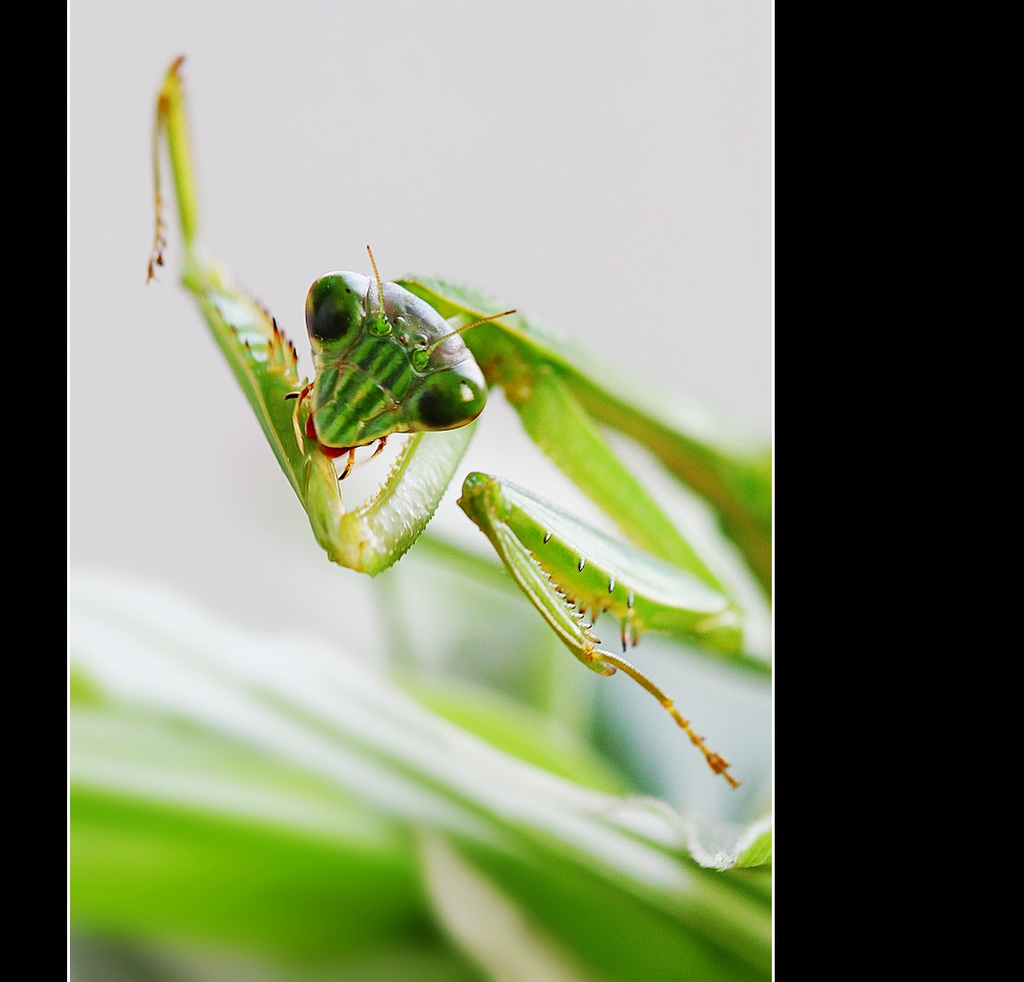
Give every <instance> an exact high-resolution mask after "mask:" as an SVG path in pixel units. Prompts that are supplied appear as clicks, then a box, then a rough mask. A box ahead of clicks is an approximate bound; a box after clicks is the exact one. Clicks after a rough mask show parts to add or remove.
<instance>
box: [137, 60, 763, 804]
mask: <svg viewBox="0 0 1024 982" xmlns="http://www.w3.org/2000/svg"><path fill="white" fill-rule="evenodd" d="M182 61H183V59H181V58H179V59H177V60H176V61H175V62H174V63H173V64H172V65H171V66H170V68H169V69H168V71H167V73H166V76H165V78H164V82H163V85H162V87H161V89H160V92H159V96H158V98H157V106H156V119H155V126H154V133H153V171H154V184H155V202H156V234H155V241H154V246H153V253H152V256H151V258H150V263H149V271H148V277H149V279H152V278H153V276H154V273H155V269H156V267H157V266H161V265H163V262H164V259H163V252H164V248H165V247H166V244H167V243H166V225H165V221H164V201H163V198H162V195H161V170H162V163H161V148H162V146H163V145H164V144H166V147H167V152H168V156H169V159H170V166H171V173H172V177H173V184H174V189H175V196H176V199H177V206H178V218H179V223H180V229H181V236H182V240H183V245H184V268H183V273H182V282H183V284H184V285H185V287H186V288H187V289H188V290H189V291H191V293H192V294H193V295H194V297H195V299H196V301H197V302H198V304H199V306H200V309H201V310H202V313H203V316H204V318H205V320H206V323H207V325H208V326H209V328H210V330H211V332H212V334H213V336H214V339H215V340H216V342H217V344H218V346H219V347H220V349H221V351H222V353H223V354H224V357H225V358H226V359H227V361H228V363H229V365H230V366H231V369H232V371H233V373H234V375H235V378H236V379H237V381H238V383H239V385H240V386H241V387H242V390H243V392H244V393H245V395H246V397H247V398H248V400H249V403H250V405H251V406H252V408H253V410H254V411H255V413H256V417H257V419H258V420H259V423H260V425H261V427H262V429H263V432H264V434H265V435H266V438H267V440H268V442H269V443H270V446H271V448H272V449H273V451H274V454H275V456H276V457H277V460H278V463H279V464H280V466H281V469H282V470H283V471H284V474H285V476H286V477H287V478H288V480H289V482H290V483H291V486H292V489H293V490H294V491H295V494H296V495H297V497H298V498H299V501H300V502H301V503H302V505H303V507H304V508H305V510H306V513H307V515H308V517H309V521H310V525H311V527H312V530H313V534H314V536H315V537H316V540H317V542H318V543H319V544H320V545H321V546H322V547H323V548H324V550H325V551H326V552H327V554H328V556H329V558H330V559H331V560H333V561H334V562H336V563H339V564H341V565H343V566H346V567H349V568H351V569H354V570H357V571H360V572H364V573H368V574H369V575H371V576H373V575H376V574H377V573H379V572H381V571H383V570H385V569H387V568H388V567H390V566H391V565H392V564H394V563H395V562H397V561H398V560H399V559H400V558H401V557H402V556H403V555H404V554H405V553H406V552H407V551H408V549H409V548H410V547H411V546H412V545H413V544H414V543H415V541H416V539H417V538H418V537H419V536H420V534H421V533H422V532H423V530H424V529H425V527H426V525H427V523H428V522H429V521H430V519H431V517H432V516H433V514H434V511H435V509H436V508H437V505H438V503H439V502H440V499H441V497H442V495H443V494H444V492H445V490H446V488H447V487H448V485H449V484H450V482H451V481H452V480H453V479H454V477H455V474H456V471H457V469H458V466H459V463H460V460H461V459H462V456H463V453H464V452H465V450H466V448H467V446H468V444H469V441H470V439H471V436H472V433H473V429H474V421H475V419H476V418H477V417H478V416H479V415H480V413H481V412H483V411H485V404H486V400H487V391H488V389H489V388H492V387H494V386H500V387H501V388H502V390H503V391H504V394H505V397H506V399H507V400H508V402H509V403H510V404H511V405H512V406H513V407H514V408H515V410H516V412H517V413H518V414H519V417H520V419H521V421H522V423H523V426H524V428H525V430H526V432H527V433H528V434H529V435H530V437H531V438H532V439H533V440H534V441H535V442H536V443H537V444H538V446H539V447H540V448H541V449H542V450H543V451H544V452H545V453H546V454H547V455H548V456H549V457H550V458H551V459H552V460H553V461H554V463H555V464H556V465H557V466H558V467H560V468H561V469H562V470H563V471H564V472H565V473H566V474H567V475H568V476H569V477H570V478H571V479H572V480H573V481H574V482H575V483H576V484H577V485H578V486H579V487H580V488H581V489H582V490H583V492H584V493H585V494H587V495H588V496H589V497H590V498H591V499H592V500H593V501H594V502H595V503H596V504H597V505H598V506H599V507H600V508H601V509H602V510H603V511H604V512H605V513H606V514H607V515H608V516H610V517H611V519H612V520H613V521H614V522H615V523H616V525H617V526H618V528H619V529H620V531H621V532H622V534H623V536H624V537H625V538H626V539H628V540H629V542H630V543H631V544H630V545H627V544H625V543H623V542H621V541H618V540H616V539H613V538H611V537H609V536H607V535H605V534H603V533H601V532H599V531H597V530H596V529H593V528H591V527H589V526H587V525H586V524H584V523H583V522H581V521H579V520H578V519H576V518H574V517H573V516H572V515H569V514H567V513H566V512H565V511H563V510H562V509H560V508H558V507H557V506H555V505H553V504H550V503H548V502H545V501H543V500H542V499H540V498H538V497H537V496H535V495H533V494H532V493H531V492H529V491H528V490H525V489H523V488H520V487H517V486H516V485H514V484H512V483H511V482H508V481H505V480H502V479H500V478H497V477H494V476H491V475H486V474H481V473H471V474H469V475H468V476H467V477H466V478H465V480H464V483H463V486H462V496H461V498H460V499H459V502H458V504H459V505H460V507H461V508H462V510H463V511H464V512H465V513H466V515H467V516H468V517H469V518H470V519H471V520H472V521H473V522H474V523H475V524H476V525H477V526H478V527H479V528H480V530H481V531H482V532H483V533H484V534H485V535H486V536H487V538H488V539H489V540H490V542H491V544H492V545H493V547H494V549H495V551H496V552H497V554H498V556H499V557H500V559H501V561H502V562H503V563H504V565H505V567H506V568H507V570H508V572H509V573H510V574H511V575H512V577H513V578H514V580H515V582H516V583H517V584H518V586H519V587H520V588H521V589H522V591H523V593H524V594H525V595H526V597H527V598H528V599H529V600H530V602H531V603H532V604H533V606H534V607H535V608H536V609H537V611H538V612H539V613H540V614H541V616H542V617H543V618H544V619H545V621H547V623H548V624H549V625H550V627H551V628H552V630H553V631H554V632H555V633H556V635H557V636H558V637H559V638H560V640H561V641H562V642H564V644H565V645H566V646H567V647H568V648H569V650H570V651H571V652H572V653H573V654H574V655H575V656H576V657H577V658H578V659H579V660H580V661H581V662H583V663H584V664H585V665H586V666H587V667H588V668H590V669H591V670H593V671H595V672H597V673H598V674H601V675H611V674H614V673H615V672H616V671H622V672H624V673H625V674H627V675H629V676H630V677H631V678H633V679H634V680H636V681H637V682H638V683H639V684H640V685H642V686H643V687H644V688H645V689H647V691H649V692H650V693H651V694H652V695H653V696H654V697H655V698H656V699H657V700H658V701H659V702H660V703H661V704H662V706H664V707H665V709H666V710H667V711H668V712H669V713H670V714H671V715H672V717H673V718H674V720H675V721H676V723H677V724H678V725H679V726H680V727H681V728H682V729H683V730H684V731H685V733H686V734H687V736H688V737H689V738H690V740H691V741H692V743H693V744H695V745H696V746H697V747H698V748H699V749H700V751H701V752H702V753H703V754H704V757H705V759H706V760H707V763H708V764H709V766H710V767H711V769H712V770H713V771H714V772H715V773H717V774H721V775H722V776H723V777H724V778H725V780H726V781H728V782H729V784H730V785H732V786H733V787H736V786H737V785H738V783H739V782H738V781H737V780H736V779H735V778H734V777H733V776H732V775H731V774H730V773H729V764H728V762H727V761H726V760H725V759H724V758H722V757H721V756H720V755H718V754H716V753H715V752H714V751H712V750H711V749H710V748H709V747H708V745H707V744H706V743H705V741H704V738H703V737H701V736H699V735H698V734H697V733H696V732H695V731H694V729H693V728H692V726H691V725H690V722H689V721H688V720H687V719H686V718H685V717H684V716H683V715H681V714H680V713H679V711H678V710H677V709H676V708H675V705H674V703H673V701H672V699H670V698H669V697H668V695H666V694H665V693H664V692H663V691H662V690H661V689H660V688H659V687H658V686H657V685H655V684H654V682H652V681H651V680H650V679H648V678H647V677H646V676H645V675H644V674H643V673H641V672H640V671H639V670H638V669H637V668H636V667H634V666H633V665H632V664H630V663H629V662H628V661H626V660H625V659H624V658H623V657H621V656H619V655H618V654H615V653H613V652H611V651H608V650H606V649H605V648H602V647H599V645H600V643H601V642H600V640H599V639H598V637H597V636H596V635H595V634H594V633H593V632H592V628H593V626H594V624H593V622H594V620H596V617H597V615H598V614H600V613H604V612H609V613H611V614H612V616H613V617H615V618H616V619H617V620H618V621H619V624H620V641H621V646H622V650H623V652H624V653H625V651H626V649H627V648H628V647H629V645H630V644H633V645H635V644H636V643H637V641H638V640H639V638H640V636H641V635H642V634H643V632H644V631H646V630H653V631H665V632H670V633H672V634H674V635H677V636H680V637H682V638H685V639H687V640H688V641H689V642H691V643H693V644H695V645H697V646H698V647H700V648H703V649H705V650H707V651H709V652H712V653H714V654H716V655H718V656H721V657H723V658H727V659H728V658H732V659H739V660H742V659H743V658H744V654H745V634H744V614H743V611H742V610H741V609H740V607H739V605H738V603H737V601H736V599H735V598H734V597H733V596H732V595H731V594H730V592H729V590H728V589H727V588H726V586H725V585H724V584H723V583H722V582H721V580H720V579H719V577H718V576H716V575H715V573H714V572H713V570H712V569H711V567H710V566H709V565H708V564H707V563H706V562H705V561H704V560H703V559H702V558H701V557H700V556H699V555H698V553H697V552H696V551H695V550H694V549H693V548H692V547H691V545H690V544H689V543H688V542H687V541H686V539H685V538H684V537H683V536H682V534H681V533H680V531H679V530H678V528H677V527H676V526H675V525H674V524H673V522H672V521H670V520H669V518H668V517H667V516H666V515H665V513H664V512H663V510H662V509H661V507H660V506H659V505H658V504H657V503H656V502H655V500H654V499H653V498H652V496H651V495H650V494H649V493H648V492H647V490H646V489H645V488H644V486H643V485H642V484H641V482H640V481H639V480H638V479H637V477H636V476H635V475H634V474H633V473H632V471H631V470H630V468H629V467H628V466H626V464H624V463H623V462H622V460H621V459H620V458H619V457H618V456H617V454H616V453H615V452H614V451H613V450H612V448H611V446H610V445H609V443H608V441H607V440H606V439H605V437H604V436H603V434H602V432H601V429H600V427H601V426H602V425H603V426H606V427H610V428H612V429H614V430H617V431H619V432H621V433H623V434H624V435H626V436H627V437H630V438H632V439H634V440H636V441H638V442H639V443H641V444H643V445H644V446H646V447H647V448H648V449H649V450H650V451H652V452H653V454H654V455H656V456H657V457H658V458H659V459H660V460H661V461H662V463H663V464H664V465H665V466H666V467H667V468H668V470H669V471H671V472H672V473H673V474H674V475H676V476H677V477H678V478H679V479H680V480H681V481H682V482H683V483H684V484H685V485H686V486H688V487H689V488H690V489H691V490H692V491H695V492H696V493H697V494H698V495H699V496H701V497H702V498H703V499H704V501H705V502H706V503H707V504H708V505H709V506H710V507H711V509H713V511H714V513H715V515H716V517H717V519H718V522H719V525H720V527H721V529H722V531H723V532H724V533H725V535H726V536H727V537H728V538H729V539H731V541H732V542H733V543H734V544H735V546H736V547H737V548H738V549H739V550H740V552H741V553H742V555H743V556H744V558H745V560H746V562H747V564H748V566H749V568H750V570H751V571H752V573H753V574H754V576H755V577H756V579H757V580H758V581H759V583H760V584H761V586H762V588H763V589H764V591H765V593H766V594H770V590H771V559H772V546H771V541H772V540H771V458H770V453H769V450H768V448H767V447H765V446H764V445H763V444H762V443H761V442H759V441H757V440H752V439H750V438H748V437H745V436H737V435H736V434H735V433H733V432H732V431H729V430H727V429H724V428H722V427H721V426H719V425H718V424H716V423H714V422H712V421H710V420H709V419H708V418H706V417H703V416H700V417H697V416H693V415H692V414H691V415H688V414H687V413H685V412H680V411H678V410H677V409H674V408H673V406H671V405H669V404H666V403H663V402H655V401H654V400H652V399H651V397H650V396H649V395H648V394H647V393H644V392H642V391H639V390H637V389H636V388H635V387H634V386H632V385H631V384H630V383H627V382H624V381H623V380H622V379H620V378H617V377H615V376H614V375H612V374H610V373H609V372H608V371H607V370H606V369H604V368H602V367H601V366H598V365H595V364H593V363H592V362H591V361H590V359H589V358H586V357H585V356H584V355H583V354H582V353H580V352H579V351H576V350H575V349H573V348H572V347H571V346H569V345H568V344H567V343H566V342H565V341H563V340H561V339H560V338H557V337H554V336H552V335H551V334H550V332H547V331H545V330H543V329H541V328H540V327H538V326H537V325H536V324H535V323H531V321H530V320H528V319H527V318H525V317H524V316H522V315H521V314H518V313H517V312H516V311H514V310H506V309H503V307H502V305H500V304H497V303H495V302H494V301H493V300H492V299H490V298H488V297H485V296H483V295H481V294H479V293H477V292H475V291H473V290H470V289H467V288H465V287H461V286H455V285H452V284H450V283H447V282H445V281H442V280H438V279H433V278H427V277H411V278H407V279H404V280H401V281H399V282H397V283H391V282H384V281H382V279H381V277H380V275H379V273H378V272H377V267H376V263H375V262H374V261H373V255H372V253H370V260H371V265H372V267H373V275H372V276H370V275H363V274H360V273H356V272H348V271H345V272H332V273H328V274H326V275H324V276H321V277H320V278H319V279H317V280H316V281H315V282H314V283H313V285H312V287H311V288H310V290H309V294H308V296H307V299H306V326H307V331H308V334H309V339H310V344H311V347H312V352H313V359H314V365H315V369H316V372H315V377H314V379H313V380H312V381H311V382H310V381H309V380H306V379H300V378H299V373H298V362H297V356H296V351H295V348H294V346H293V345H292V343H291V342H290V341H289V340H288V339H287V338H286V337H285V335H284V333H283V332H282V331H281V330H280V329H279V327H278V325H277V322H276V320H275V319H274V318H273V317H271V316H270V314H269V313H268V312H267V311H266V310H264V309H263V308H262V306H260V305H259V304H258V303H257V302H256V301H255V300H253V299H252V298H251V297H250V296H249V295H248V294H247V293H246V292H244V291H243V290H242V289H240V288H239V287H238V286H237V285H235V284H234V283H233V281H232V280H231V278H230V276H229V274H228V273H227V271H226V270H225V269H224V268H223V267H222V266H220V265H219V264H217V263H215V262H213V261H210V260H208V259H206V258H204V257H203V254H202V253H201V252H200V250H199V248H198V208H197V189H196V184H195V180H194V176H193V162H192V157H191V151H190V147H189V139H188V125H187V117H186V110H185V100H184V94H183V89H182V82H181V73H180V69H181V64H182ZM393 434H411V436H410V437H409V438H408V440H407V441H406V443H405V446H404V447H403V449H402V450H401V452H400V454H399V456H398V458H397V460H396V462H395V464H394V466H393V467H392V469H391V472H390V474H389V476H388V477H387V480H386V481H385V482H384V484H383V485H382V487H381V489H380V491H379V492H378V493H377V494H375V495H373V496H372V497H371V498H370V499H368V500H367V501H366V502H364V503H363V504H362V505H360V506H359V507H357V508H354V509H348V508H346V506H345V504H344V503H343V500H342V493H341V487H342V481H343V480H344V478H345V477H346V476H347V475H348V473H349V472H350V470H351V468H352V466H353V464H354V462H355V459H356V451H357V450H358V449H360V448H364V447H365V448H369V447H371V446H373V445H376V449H375V450H374V451H373V454H372V455H373V456H376V454H377V453H379V452H380V450H381V449H382V448H383V447H384V445H385V443H386V441H387V439H388V437H389V436H392V435H393ZM339 458H345V463H344V465H343V467H342V470H341V472H340V473H339V470H338V460H339ZM588 612H589V616H590V622H589V623H588V620H587V617H588Z"/></svg>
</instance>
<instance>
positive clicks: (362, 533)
mask: <svg viewBox="0 0 1024 982" xmlns="http://www.w3.org/2000/svg"><path fill="white" fill-rule="evenodd" d="M183 60H184V59H182V58H179V59H177V60H176V61H175V62H174V63H173V64H172V65H171V67H170V68H169V69H168V71H167V74H166V76H165V78H164V82H163V85H162V87H161V89H160V93H159V95H158V97H157V106H156V119H155V124H154V132H153V171H154V184H155V188H154V190H155V199H156V200H155V204H156V233H155V236H154V244H153V253H152V256H151V258H150V262H149V279H152V278H153V276H154V274H155V271H156V268H157V267H160V266H163V249H164V247H165V245H166V239H165V235H164V231H165V224H164V218H163V210H164V202H163V199H162V196H161V181H160V149H161V143H162V142H163V141H166V144H167V150H168V155H169V157H170V161H171V173H172V176H173V180H174V189H175V194H176V197H177V202H178V218H179V221H180V225H181V233H182V241H183V244H184V248H185V262H184V271H183V273H182V282H183V283H184V285H185V286H186V287H187V288H188V289H189V291H191V293H192V294H193V295H194V296H195V298H196V301H197V302H198V304H199V307H200V309H201V310H202V313H203V316H204V318H205V320H206V323H207V325H208V327H209V328H210V331H211V333H212V334H213V337H214V340H215V341H216V342H217V345H218V346H219V347H220V350H221V352H222V353H223V355H224V357H225V359H226V360H227V362H228V364H229V365H230V366H231V370H232V372H233V374H234V376H235V379H236V380H237V381H238V384H239V385H240V386H241V388H242V391H243V392H244V393H245V395H246V398H247V399H248V400H249V404H250V405H251V406H252V409H253V412H255V414H256V418H257V419H258V420H259V423H260V426H261V427H262V428H263V432H264V434H265V435H266V437H267V441H268V442H269V443H270V445H271V448H272V449H273V451H274V455H275V456H276V457H277V460H278V463H279V464H280V465H281V469H282V470H283V471H284V473H285V475H286V477H287V478H288V481H289V483H290V484H291V485H292V488H293V490H294V491H295V493H296V495H298V498H299V500H300V501H301V502H302V505H303V507H304V508H305V509H306V512H307V514H308V516H309V521H310V525H311V526H312V529H313V533H314V535H315V536H316V539H317V541H318V542H319V543H320V545H321V546H322V547H323V548H324V549H325V550H326V551H327V553H328V555H329V556H330V558H331V559H332V560H333V561H334V562H337V563H339V564H341V565H343V566H348V567H350V568H352V569H356V570H358V571H360V572H365V573H370V574H371V575H372V574H375V573H378V572H380V571H381V570H384V569H387V567H388V566H390V565H391V564H392V563H394V562H396V561H397V560H398V559H399V558H400V557H401V556H402V555H403V554H404V553H405V551H406V550H407V549H408V548H409V546H410V545H412V543H413V542H414V541H415V540H416V538H417V536H419V534H420V533H421V532H422V531H423V528H424V527H425V526H426V524H427V522H428V521H429V520H430V518H431V516H432V515H433V512H434V509H435V508H436V507H437V503H438V501H439V500H440V499H441V496H442V495H443V493H444V491H445V489H446V488H447V486H448V484H449V482H450V481H451V479H452V477H453V475H454V473H455V468H456V467H457V466H458V462H459V460H460V459H461V457H462V454H463V452H464V451H465V448H466V445H467V443H468V442H469V438H470V434H471V428H470V427H466V428H464V429H462V430H452V431H449V432H443V433H421V434H418V435H417V436H415V437H413V438H412V439H410V440H409V441H408V444H407V445H406V447H405V448H404V449H403V452H402V454H401V455H400V457H399V459H398V461H397V462H396V464H395V466H394V467H393V469H392V472H391V475H390V477H389V478H388V480H387V482H386V483H385V485H384V486H383V487H382V488H381V491H380V492H379V493H378V494H377V495H375V496H374V497H373V498H371V499H370V500H369V501H368V502H366V503H365V504H364V505H362V506H361V507H360V508H357V509H355V510H353V511H347V510H346V509H345V506H344V504H343V502H342V498H341V493H340V490H339V487H338V475H337V471H336V470H335V466H334V463H333V461H332V460H331V458H330V457H329V456H328V455H326V454H325V453H323V452H322V449H321V448H320V446H319V445H318V444H317V442H316V441H313V440H304V439H303V438H302V431H303V429H304V426H305V423H306V421H307V417H308V414H309V408H308V406H306V405H305V404H303V400H302V399H299V402H298V405H296V402H295V401H294V400H295V399H297V398H298V397H299V396H300V394H301V393H303V392H304V391H305V387H304V385H303V382H302V381H301V380H300V379H299V375H298V363H297V359H296V354H295V347H294V346H293V345H292V344H291V342H290V341H288V339H287V338H286V337H285V336H284V334H283V333H282V332H281V331H280V330H279V329H278V326H277V323H276V321H275V320H274V319H273V318H272V317H271V316H270V314H268V313H267V311H266V310H265V309H264V308H263V307H262V306H261V305H260V304H259V303H257V302H256V301H255V300H254V299H253V298H252V297H251V296H249V295H248V294H247V293H246V292H245V291H244V290H242V289H240V288H239V287H238V286H236V285H235V284H234V283H233V282H232V280H231V277H230V275H229V274H228V273H227V271H226V270H225V269H224V268H223V267H221V266H220V265H218V264H216V263H214V262H212V261H210V260H207V259H205V258H204V257H203V256H202V255H201V253H200V252H199V249H198V233H199V209H198V195H197V193H196V187H195V180H194V176H193V175H194V167H193V164H192V155H191V151H190V148H189V138H188V120H187V115H186V112H185V98H184V91H183V88H182V84H181V75H180V68H181V63H182V61H183Z"/></svg>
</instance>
